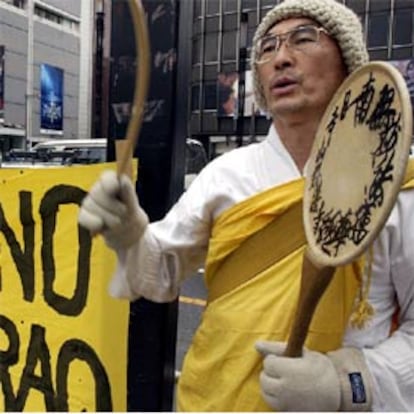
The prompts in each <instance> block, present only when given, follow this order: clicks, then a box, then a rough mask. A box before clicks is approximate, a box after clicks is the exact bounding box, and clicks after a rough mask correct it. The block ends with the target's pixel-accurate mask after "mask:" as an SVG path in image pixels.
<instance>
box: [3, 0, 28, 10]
mask: <svg viewBox="0 0 414 414" xmlns="http://www.w3.org/2000/svg"><path fill="white" fill-rule="evenodd" d="M0 2H3V3H7V4H10V5H11V6H14V7H18V8H19V9H24V8H25V7H26V0H0Z"/></svg>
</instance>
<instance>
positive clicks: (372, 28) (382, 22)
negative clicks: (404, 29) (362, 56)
mask: <svg viewBox="0 0 414 414" xmlns="http://www.w3.org/2000/svg"><path fill="white" fill-rule="evenodd" d="M388 19H389V12H388V11H387V12H375V13H371V14H370V15H369V16H368V47H369V48H372V47H387V46H388V21H389V20H388Z"/></svg>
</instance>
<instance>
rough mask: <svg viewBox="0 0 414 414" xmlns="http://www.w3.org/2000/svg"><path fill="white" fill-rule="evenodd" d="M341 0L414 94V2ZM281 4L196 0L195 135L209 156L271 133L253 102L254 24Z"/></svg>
mask: <svg viewBox="0 0 414 414" xmlns="http://www.w3.org/2000/svg"><path fill="white" fill-rule="evenodd" d="M338 1H340V2H341V3H343V4H346V5H348V6H349V7H350V8H352V9H353V10H354V11H355V12H356V13H357V14H358V15H359V17H360V19H361V22H362V24H363V27H364V32H365V36H366V41H367V45H368V49H369V53H370V58H371V60H386V61H392V62H393V63H394V64H395V65H396V66H397V67H398V68H399V69H400V70H401V72H402V73H403V74H404V75H406V76H407V82H408V85H409V87H410V88H411V93H412V94H414V65H413V69H412V70H411V74H409V71H410V67H411V65H410V61H411V59H412V58H413V56H414V26H413V24H414V2H413V1H412V0H338ZM278 2H280V0H194V2H193V4H194V5H193V11H192V19H193V32H192V64H191V86H190V88H189V89H190V92H189V93H190V102H191V104H190V108H189V113H190V119H191V123H190V135H191V136H192V137H194V138H198V139H201V140H202V141H203V143H204V144H205V146H206V147H207V148H208V149H209V152H210V157H212V156H214V155H216V153H220V152H221V151H222V150H226V148H227V147H229V146H230V147H231V146H234V145H241V144H242V143H244V142H251V141H254V140H256V139H260V137H262V136H263V135H264V134H266V132H267V129H268V127H269V123H270V121H269V119H267V118H266V115H265V114H261V113H260V112H258V111H257V108H255V107H254V103H253V97H252V88H251V79H250V76H249V75H250V72H249V70H250V63H251V62H250V52H251V44H252V39H253V35H254V31H255V28H256V27H257V25H258V24H259V22H260V20H261V19H262V17H263V16H264V15H265V13H266V12H267V11H268V10H270V9H271V8H272V7H273V6H274V5H275V4H276V3H278ZM410 79H411V81H410ZM240 85H241V86H242V87H240ZM240 91H241V92H242V93H240ZM219 147H222V148H221V149H220V148H219Z"/></svg>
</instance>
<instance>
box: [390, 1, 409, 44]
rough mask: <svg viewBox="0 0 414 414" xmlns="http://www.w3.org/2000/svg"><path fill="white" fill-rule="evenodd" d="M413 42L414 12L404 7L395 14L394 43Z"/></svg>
mask: <svg viewBox="0 0 414 414" xmlns="http://www.w3.org/2000/svg"><path fill="white" fill-rule="evenodd" d="M412 42H413V12H412V11H411V12H410V11H409V10H406V9H404V8H401V9H398V10H396V11H395V14H394V22H393V44H394V45H407V44H411V43H412Z"/></svg>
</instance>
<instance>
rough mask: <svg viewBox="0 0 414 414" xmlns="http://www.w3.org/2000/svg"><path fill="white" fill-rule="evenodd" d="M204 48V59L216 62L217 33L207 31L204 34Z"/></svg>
mask: <svg viewBox="0 0 414 414" xmlns="http://www.w3.org/2000/svg"><path fill="white" fill-rule="evenodd" d="M205 39H206V43H205V50H204V61H205V62H206V63H208V62H217V59H218V33H208V34H207V35H206V38H205Z"/></svg>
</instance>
